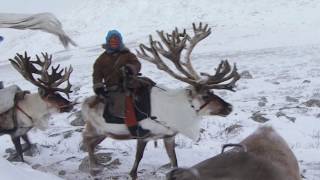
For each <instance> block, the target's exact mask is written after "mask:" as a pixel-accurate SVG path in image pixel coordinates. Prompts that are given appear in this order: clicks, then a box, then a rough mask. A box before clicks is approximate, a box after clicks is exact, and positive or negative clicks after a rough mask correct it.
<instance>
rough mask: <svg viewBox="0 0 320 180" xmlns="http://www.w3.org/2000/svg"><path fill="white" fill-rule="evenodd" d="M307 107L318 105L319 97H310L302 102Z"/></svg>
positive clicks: (319, 103)
mask: <svg viewBox="0 0 320 180" xmlns="http://www.w3.org/2000/svg"><path fill="white" fill-rule="evenodd" d="M303 104H304V105H306V106H307V107H320V100H319V99H310V100H308V101H306V102H304V103H303Z"/></svg>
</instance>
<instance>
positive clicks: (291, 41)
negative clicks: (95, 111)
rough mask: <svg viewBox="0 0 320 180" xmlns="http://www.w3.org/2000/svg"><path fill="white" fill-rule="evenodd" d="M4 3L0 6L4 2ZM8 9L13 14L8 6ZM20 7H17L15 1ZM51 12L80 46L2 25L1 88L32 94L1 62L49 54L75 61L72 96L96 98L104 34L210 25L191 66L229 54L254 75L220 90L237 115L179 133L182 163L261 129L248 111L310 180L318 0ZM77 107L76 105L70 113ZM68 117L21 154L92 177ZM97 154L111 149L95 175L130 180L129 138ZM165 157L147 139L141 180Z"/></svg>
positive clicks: (319, 157)
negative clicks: (94, 78) (282, 142)
mask: <svg viewBox="0 0 320 180" xmlns="http://www.w3.org/2000/svg"><path fill="white" fill-rule="evenodd" d="M11 1H12V2H11V3H15V1H18V0H11ZM34 2H36V1H34ZM2 5H3V4H1V10H2V9H4V7H5V6H6V3H5V4H4V6H2ZM9 5H10V8H11V9H12V10H13V11H14V10H15V7H14V6H12V4H10V3H9V4H8V7H9ZM21 6H22V5H21ZM35 6H36V7H37V8H36V11H35V12H39V9H41V7H42V5H40V4H39V5H37V4H35ZM57 6H59V7H61V8H60V9H59V8H57ZM17 9H19V10H17V11H21V10H23V9H24V8H22V7H19V5H17ZM44 9H45V10H48V9H50V7H44ZM52 9H53V11H54V12H55V13H56V14H57V16H58V17H59V18H60V19H61V21H62V23H63V25H64V29H65V30H66V32H67V33H68V34H69V35H70V36H71V37H72V38H73V39H74V40H75V41H76V42H77V43H78V45H79V47H73V48H71V49H69V50H63V49H62V48H63V47H62V45H60V44H59V41H58V39H57V38H56V37H54V36H53V35H50V34H45V33H41V32H35V31H18V30H11V29H0V35H2V36H4V37H5V39H4V41H3V42H2V43H1V44H0V80H2V81H4V84H5V85H6V86H8V85H11V84H18V85H19V86H20V87H22V88H23V89H29V90H32V91H36V87H34V86H32V85H31V84H30V83H28V82H27V81H25V80H24V79H23V78H22V77H21V76H20V75H19V74H18V73H17V72H16V71H15V70H14V69H13V68H12V67H11V66H10V65H9V62H8V61H7V59H8V58H11V57H13V56H14V54H15V53H16V52H23V51H25V50H27V51H28V52H30V53H31V54H34V53H39V52H42V51H47V52H49V53H53V56H54V61H55V63H61V64H63V65H68V64H72V66H73V67H74V72H73V74H72V77H71V82H72V83H73V85H74V89H75V90H76V91H74V93H73V94H72V96H71V97H72V98H73V99H75V98H78V97H79V101H82V100H83V99H84V98H85V97H88V96H90V95H92V94H93V92H92V88H91V86H92V84H91V74H92V65H93V62H94V60H95V59H96V57H97V56H98V55H99V54H100V53H101V52H102V49H101V48H100V44H101V43H103V40H104V35H105V33H106V31H107V30H110V29H118V30H120V31H121V32H123V36H124V40H125V42H126V44H127V45H128V47H129V48H130V49H132V50H133V49H135V48H137V47H138V44H139V43H141V42H143V43H145V42H147V35H148V34H150V33H151V34H153V35H155V34H156V33H155V30H159V29H163V30H166V31H169V30H172V29H173V28H174V27H175V26H177V27H181V28H183V27H186V28H187V29H188V30H191V27H192V25H191V23H192V22H200V21H202V22H205V23H208V24H209V25H210V26H211V27H212V28H213V33H212V35H210V36H209V37H208V38H207V39H205V40H204V41H203V42H201V44H199V46H198V47H196V48H195V50H194V53H193V61H194V65H195V67H196V68H197V69H198V70H199V71H207V72H210V71H211V72H213V70H214V68H215V67H216V66H217V65H218V63H219V61H220V60H222V59H228V60H229V61H230V62H235V63H237V66H238V69H239V71H240V72H243V71H248V72H249V73H250V74H251V75H252V78H245V77H244V78H242V79H241V80H239V81H238V83H237V84H238V87H237V91H236V92H235V93H233V92H225V91H219V92H217V93H218V94H219V95H221V96H222V97H223V98H224V99H226V100H227V101H228V102H230V103H231V104H233V106H234V112H233V113H232V114H231V115H229V116H228V117H226V118H221V117H211V116H208V117H205V118H204V120H203V121H202V128H203V129H204V130H203V131H202V133H201V140H200V141H198V142H193V141H191V140H189V139H187V138H185V137H183V136H178V137H177V147H176V150H177V156H178V162H179V165H180V166H191V165H193V164H195V163H197V162H200V161H202V160H204V159H207V158H209V157H212V156H214V155H215V154H217V153H219V152H220V147H221V145H222V144H224V143H227V142H239V141H240V140H241V139H243V138H244V137H246V136H247V135H249V134H250V133H251V132H253V131H254V130H255V129H256V127H258V126H260V125H262V123H258V122H256V121H254V120H253V119H252V117H265V118H267V119H269V121H268V122H266V123H264V124H269V125H272V126H273V127H274V128H275V129H276V130H277V131H278V132H279V134H281V135H282V136H283V137H284V139H286V141H287V142H288V144H289V145H290V147H291V148H292V150H293V152H294V153H295V155H296V156H297V158H298V160H299V163H300V168H301V173H302V174H303V176H304V177H305V178H306V179H307V180H317V179H320V113H319V108H320V107H318V106H319V105H320V104H318V105H317V103H311V101H309V100H313V101H314V102H317V100H320V80H319V76H320V39H319V38H318V37H319V33H320V14H319V10H320V1H317V0H291V1H288V0H259V1H252V0H226V1H220V0H190V1H185V0H177V1H170V0H159V1H148V0H136V1H131V0H119V1H112V0H95V1H86V0H77V1H76V2H75V1H67V3H66V4H65V5H63V6H62V5H59V4H56V5H52ZM30 12H32V11H31V10H28V11H25V12H24V13H30ZM142 63H143V69H142V72H143V73H144V74H145V75H147V76H150V77H151V78H153V79H154V80H156V81H157V82H158V83H161V84H165V85H166V86H168V87H172V88H176V87H180V86H183V85H184V84H182V83H177V81H176V80H174V79H172V78H171V77H169V76H168V75H166V74H164V73H163V72H160V71H158V70H157V69H156V68H155V67H154V66H153V65H151V64H149V63H147V62H144V61H142ZM305 102H309V103H305ZM79 108H80V105H79V106H77V107H76V110H79ZM74 118H75V114H72V113H70V114H67V113H65V114H58V115H54V116H53V118H51V120H50V127H49V129H48V130H46V131H32V132H30V133H29V134H30V138H31V140H32V142H33V143H36V144H37V147H38V152H37V153H36V155H35V156H33V157H28V156H26V161H27V162H28V164H29V165H30V166H31V167H33V168H35V169H37V170H40V171H44V172H48V173H51V174H55V175H58V176H60V177H61V178H63V179H69V180H71V179H80V180H87V179H93V178H92V177H90V175H89V174H88V173H84V172H81V171H79V170H78V167H79V165H80V163H81V161H82V160H83V158H84V157H85V156H86V155H87V154H86V153H85V152H83V151H82V150H80V146H81V140H82V138H81V132H80V131H81V129H82V127H81V126H80V127H75V126H71V125H70V122H71V121H72V120H73V119H74ZM260 119H262V118H260ZM232 127H233V128H232ZM159 142H160V141H159ZM0 144H1V146H0V156H3V157H7V156H8V153H7V152H6V149H7V148H9V147H13V145H12V143H11V140H10V138H9V137H8V136H1V137H0ZM98 153H107V155H111V160H110V161H108V163H109V165H108V166H107V167H108V168H106V169H105V170H104V172H103V174H102V175H101V177H103V178H102V179H127V178H128V172H129V171H130V168H131V166H132V164H133V161H134V155H135V141H115V140H111V139H106V140H105V141H104V142H103V143H101V144H100V148H99V151H98ZM168 162H169V159H168V158H167V156H166V153H165V150H164V148H163V147H162V143H159V147H158V148H155V147H154V146H153V143H150V144H149V145H148V146H147V149H146V152H145V155H144V158H143V160H142V161H141V164H140V167H139V173H138V176H139V178H140V179H148V180H149V179H163V178H164V176H165V173H166V172H167V171H168V170H169V169H168V168H165V167H163V166H162V165H164V164H166V163H168ZM1 164H2V160H1ZM17 166H22V165H21V163H19V164H17ZM23 167H25V165H23ZM2 171H3V170H2V169H0V174H2V173H1V172H2ZM0 177H1V176H0Z"/></svg>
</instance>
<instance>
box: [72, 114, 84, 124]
mask: <svg viewBox="0 0 320 180" xmlns="http://www.w3.org/2000/svg"><path fill="white" fill-rule="evenodd" d="M71 116H74V117H75V118H74V120H72V121H71V123H70V124H71V125H72V126H84V125H85V122H84V120H83V118H82V115H81V111H77V112H75V113H73V114H72V115H71Z"/></svg>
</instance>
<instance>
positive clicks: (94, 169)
mask: <svg viewBox="0 0 320 180" xmlns="http://www.w3.org/2000/svg"><path fill="white" fill-rule="evenodd" d="M102 170H103V166H102V165H99V164H97V165H95V167H92V168H90V174H91V175H92V176H96V175H98V174H100V173H101V172H102Z"/></svg>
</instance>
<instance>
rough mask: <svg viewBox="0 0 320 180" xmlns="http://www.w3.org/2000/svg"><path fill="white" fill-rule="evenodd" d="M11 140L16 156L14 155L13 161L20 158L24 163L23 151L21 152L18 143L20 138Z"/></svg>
mask: <svg viewBox="0 0 320 180" xmlns="http://www.w3.org/2000/svg"><path fill="white" fill-rule="evenodd" d="M11 140H12V142H13V144H14V147H15V148H16V155H15V157H14V159H15V158H18V157H20V160H21V161H22V162H24V159H23V151H22V146H21V142H20V136H18V137H14V136H11Z"/></svg>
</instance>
